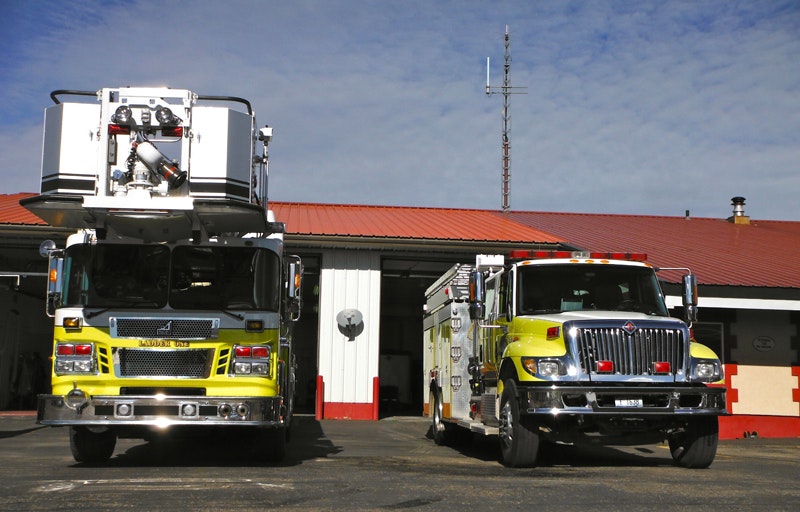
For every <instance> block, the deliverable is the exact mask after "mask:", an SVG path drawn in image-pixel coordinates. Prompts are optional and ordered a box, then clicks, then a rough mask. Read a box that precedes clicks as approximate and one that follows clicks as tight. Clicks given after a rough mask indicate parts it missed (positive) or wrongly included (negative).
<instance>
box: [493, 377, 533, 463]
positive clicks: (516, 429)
mask: <svg viewBox="0 0 800 512" xmlns="http://www.w3.org/2000/svg"><path fill="white" fill-rule="evenodd" d="M500 453H501V455H502V459H503V464H504V465H506V466H509V467H512V468H522V467H533V466H535V465H536V458H537V457H538V455H539V434H538V432H537V431H536V428H535V423H534V422H533V421H532V420H531V419H530V418H527V417H523V416H522V415H520V410H519V401H518V400H517V384H516V382H514V379H507V380H506V381H504V382H503V394H502V395H500Z"/></svg>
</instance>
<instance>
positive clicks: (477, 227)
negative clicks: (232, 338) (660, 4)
mask: <svg viewBox="0 0 800 512" xmlns="http://www.w3.org/2000/svg"><path fill="white" fill-rule="evenodd" d="M31 195H33V194H9V195H0V324H2V326H3V328H2V329H0V410H9V409H33V408H35V396H36V394H38V393H41V392H46V391H47V387H48V385H49V384H48V382H49V368H48V364H49V363H48V359H47V358H48V356H49V354H50V350H51V347H50V345H51V341H52V321H51V319H49V318H48V317H47V316H46V315H45V312H44V311H45V275H46V270H47V263H46V260H45V259H43V258H41V257H40V256H39V254H38V248H39V244H40V243H41V242H42V241H43V240H45V239H51V240H54V241H55V242H56V243H57V244H58V245H59V246H61V247H63V245H64V242H65V239H66V236H67V235H68V234H69V233H68V232H67V231H66V230H63V229H60V228H54V227H51V226H48V225H47V224H46V223H45V222H43V221H42V220H41V219H39V218H37V217H35V216H34V215H33V214H31V213H29V212H28V211H27V210H25V209H24V208H22V207H21V206H20V205H19V200H20V199H23V198H25V197H29V196H31ZM270 208H271V209H272V210H274V212H275V216H276V218H277V220H279V221H281V222H284V223H285V224H286V235H285V245H286V248H287V251H288V253H291V254H297V255H299V256H300V257H301V258H302V259H303V263H304V267H305V274H304V281H303V308H302V312H301V318H300V321H299V322H298V324H297V328H296V331H295V343H296V345H295V347H296V349H295V350H296V354H297V356H298V360H297V363H298V373H297V377H298V389H297V404H298V412H301V413H309V414H315V415H316V417H317V418H326V419H327V418H330V419H337V418H338V419H364V420H374V419H379V418H380V417H383V416H388V415H398V414H404V415H419V414H422V403H423V396H422V392H423V376H422V353H423V346H422V340H423V338H422V311H423V304H424V292H425V290H426V288H427V287H428V286H429V285H430V284H431V283H433V282H434V281H435V280H436V279H437V278H438V277H439V276H441V275H442V274H443V273H444V272H445V271H446V270H447V269H449V268H450V267H452V265H453V264H454V263H457V262H471V261H474V258H475V255H476V254H507V253H508V252H509V251H510V250H511V249H558V250H592V251H608V252H613V251H625V252H638V253H646V254H647V255H648V261H649V262H650V263H652V264H653V265H654V266H656V267H689V268H691V269H692V271H693V272H694V273H695V274H696V275H697V277H698V281H699V284H700V286H699V293H700V316H699V318H700V321H699V322H697V323H696V324H695V325H694V334H695V338H697V339H698V341H700V342H702V343H704V344H706V345H709V346H710V347H711V348H713V349H714V350H715V351H716V352H717V354H719V355H720V357H721V358H722V362H723V363H724V365H725V374H726V376H725V379H726V387H727V400H728V411H729V412H730V413H732V414H731V416H728V417H724V418H721V421H720V437H722V438H736V437H742V436H749V435H758V436H760V437H797V436H800V251H799V250H798V249H800V222H789V221H766V220H756V219H751V218H750V217H749V216H747V215H746V214H745V211H744V199H743V198H734V200H733V211H732V214H731V215H730V216H728V217H727V218H726V217H724V216H721V217H720V218H693V217H691V216H690V215H689V214H688V212H687V214H686V215H685V216H679V217H662V216H642V215H596V214H577V213H553V212H510V213H502V212H500V211H491V210H469V209H443V208H417V207H391V206H364V205H331V204H310V203H288V202H272V203H270ZM729 212H730V210H729ZM662 287H663V289H664V292H665V294H666V296H667V304H668V306H669V307H670V308H671V313H672V314H673V315H674V316H681V315H682V312H681V311H680V309H681V298H680V294H681V293H680V283H678V282H674V283H673V282H662Z"/></svg>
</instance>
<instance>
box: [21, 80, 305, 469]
mask: <svg viewBox="0 0 800 512" xmlns="http://www.w3.org/2000/svg"><path fill="white" fill-rule="evenodd" d="M51 97H52V99H53V101H54V103H55V104H54V105H53V106H50V107H48V108H47V109H46V110H45V120H44V124H45V128H44V148H43V153H42V181H41V194H40V195H38V196H35V197H32V198H29V199H26V200H23V201H21V204H22V205H23V206H25V207H26V208H28V209H29V210H31V211H32V212H33V213H35V214H37V215H38V216H39V217H41V218H42V219H44V220H46V221H47V222H49V223H50V224H51V225H53V226H61V227H69V228H74V229H75V230H76V231H75V233H74V234H73V235H71V236H69V237H68V239H67V243H66V247H65V248H63V249H57V248H56V247H55V244H54V243H52V242H45V243H43V245H42V252H43V255H45V256H49V260H50V276H49V277H50V279H49V285H48V304H47V307H48V314H50V316H53V317H54V318H55V327H54V343H53V352H52V393H51V394H48V395H43V396H40V397H39V401H38V422H39V423H41V424H44V425H52V426H66V427H68V428H69V438H70V445H71V448H72V453H73V456H74V457H75V459H76V460H77V461H82V462H102V461H105V460H107V459H108V458H109V457H111V455H112V454H113V452H114V448H115V445H116V440H117V438H118V437H132V438H148V437H150V436H152V435H155V433H157V432H161V431H163V429H165V428H169V429H171V430H172V431H181V430H186V429H188V430H194V429H198V428H209V427H226V428H238V429H242V430H241V432H242V433H244V432H245V431H247V432H250V433H252V435H253V444H252V446H253V447H254V448H255V450H256V451H257V453H258V455H259V456H260V457H262V458H263V459H264V460H271V461H274V460H278V459H281V458H282V457H283V456H284V453H285V449H286V438H287V430H288V427H289V425H290V422H291V417H292V408H293V396H294V385H295V376H294V375H295V367H294V355H293V353H292V323H293V321H294V320H296V319H297V318H298V316H299V312H300V278H301V272H302V265H301V262H300V260H299V258H297V257H295V256H289V255H286V254H284V251H283V232H284V229H283V224H281V223H279V222H276V221H275V219H274V216H273V215H272V213H271V212H270V211H269V210H268V205H267V203H266V195H267V194H266V192H267V175H268V151H267V147H268V144H269V142H270V140H271V138H272V128H270V127H263V128H257V127H256V121H255V115H254V114H253V111H252V107H251V105H250V103H249V102H248V101H247V100H245V99H242V98H238V97H227V96H203V95H198V94H196V93H194V92H192V91H189V90H184V89H170V88H139V87H121V88H105V89H101V90H100V91H97V92H90V91H67V90H62V91H54V92H53V93H52V94H51ZM64 97H66V98H68V99H69V100H70V101H62V98H64Z"/></svg>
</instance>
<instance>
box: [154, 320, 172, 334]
mask: <svg viewBox="0 0 800 512" xmlns="http://www.w3.org/2000/svg"><path fill="white" fill-rule="evenodd" d="M156 333H158V336H159V337H166V336H170V335H172V320H170V321H169V322H167V323H165V324H164V325H162V326H161V327H159V328H158V330H156Z"/></svg>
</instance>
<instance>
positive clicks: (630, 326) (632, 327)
mask: <svg viewBox="0 0 800 512" xmlns="http://www.w3.org/2000/svg"><path fill="white" fill-rule="evenodd" d="M636 329H637V327H636V324H635V323H633V322H631V321H630V320H628V321H627V322H625V324H624V325H623V326H622V330H623V331H625V332H626V333H628V335H631V334H633V333H634V332H635V331H636Z"/></svg>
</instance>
